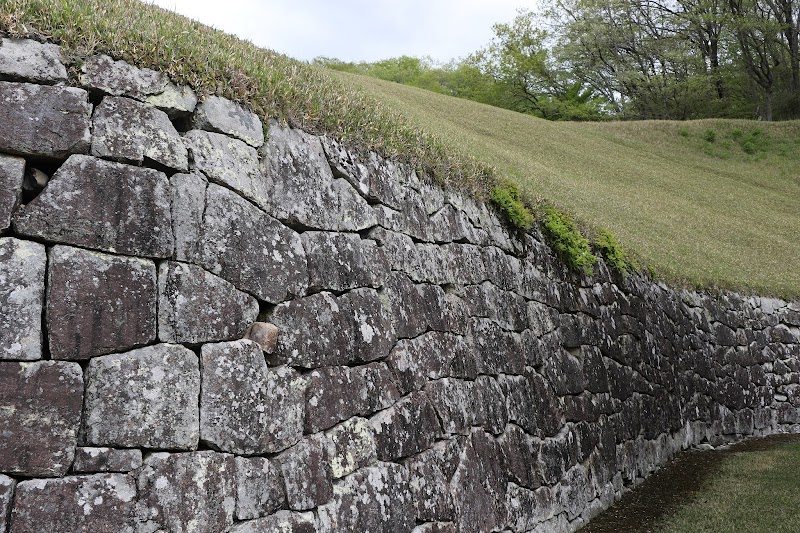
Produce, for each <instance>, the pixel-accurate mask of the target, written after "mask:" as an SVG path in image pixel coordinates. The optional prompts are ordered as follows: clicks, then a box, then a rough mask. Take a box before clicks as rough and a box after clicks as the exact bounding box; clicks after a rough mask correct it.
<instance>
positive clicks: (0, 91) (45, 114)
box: [0, 81, 92, 159]
mask: <svg viewBox="0 0 800 533" xmlns="http://www.w3.org/2000/svg"><path fill="white" fill-rule="evenodd" d="M0 101H2V102H3V105H2V106H1V107H0V151H3V152H8V153H12V154H20V155H25V156H35V157H43V158H54V159H64V158H66V157H68V156H69V155H70V154H84V153H86V152H88V151H89V143H90V142H91V135H90V133H89V122H90V120H91V115H92V106H91V105H90V104H89V95H88V94H87V93H86V91H84V90H82V89H76V88H74V87H51V86H46V85H33V84H30V83H16V82H6V81H0Z"/></svg>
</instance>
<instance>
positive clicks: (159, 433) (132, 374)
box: [82, 344, 200, 450]
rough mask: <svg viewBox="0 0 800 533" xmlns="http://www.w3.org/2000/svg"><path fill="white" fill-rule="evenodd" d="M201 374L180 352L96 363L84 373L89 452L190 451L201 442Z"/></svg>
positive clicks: (157, 349)
mask: <svg viewBox="0 0 800 533" xmlns="http://www.w3.org/2000/svg"><path fill="white" fill-rule="evenodd" d="M199 395H200V370H199V364H198V361H197V356H196V355H195V354H194V353H192V352H191V351H190V350H188V349H186V348H184V347H183V346H177V345H170V344H159V345H156V346H148V347H146V348H140V349H138V350H132V351H130V352H127V353H122V354H114V355H106V356H102V357H95V358H94V359H92V360H91V361H89V368H88V369H87V371H86V399H85V403H84V415H83V427H82V435H83V441H84V443H85V444H87V445H90V446H118V447H123V448H137V447H142V448H154V449H162V450H163V449H167V450H191V449H194V448H195V447H196V446H197V442H198V437H199V412H198V397H199Z"/></svg>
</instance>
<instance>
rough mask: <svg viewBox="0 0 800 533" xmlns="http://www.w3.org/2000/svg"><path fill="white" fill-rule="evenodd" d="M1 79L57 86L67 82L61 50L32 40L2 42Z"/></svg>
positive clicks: (4, 40) (0, 57)
mask: <svg viewBox="0 0 800 533" xmlns="http://www.w3.org/2000/svg"><path fill="white" fill-rule="evenodd" d="M0 78H2V79H6V80H23V81H30V82H34V83H56V82H59V81H64V80H66V79H67V69H66V68H65V67H64V64H63V63H62V62H61V48H59V47H58V46H57V45H55V44H49V43H40V42H38V41H34V40H31V39H9V38H4V39H1V40H0Z"/></svg>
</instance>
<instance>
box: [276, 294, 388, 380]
mask: <svg viewBox="0 0 800 533" xmlns="http://www.w3.org/2000/svg"><path fill="white" fill-rule="evenodd" d="M271 321H272V322H273V323H274V324H275V325H276V326H278V327H279V328H280V330H281V338H280V340H279V342H278V351H277V352H276V355H277V356H278V358H279V359H281V360H285V361H286V362H288V363H289V364H291V365H296V366H302V367H305V368H314V367H320V366H325V365H341V364H347V363H352V362H368V361H374V360H376V359H380V358H382V357H384V356H386V355H387V354H388V353H389V350H390V349H391V347H392V345H393V344H394V342H395V338H396V336H395V331H394V326H393V324H392V320H391V316H390V314H389V309H388V308H387V307H386V305H385V304H384V302H383V301H382V300H381V298H380V295H379V294H378V293H377V291H375V290H372V289H356V290H353V291H350V292H348V293H346V294H344V295H342V296H339V297H335V296H333V295H332V294H330V293H328V292H321V293H318V294H315V295H313V296H308V297H306V298H300V299H297V300H292V301H290V302H287V303H284V304H280V305H278V306H277V307H276V308H275V310H274V311H273V313H272V316H271Z"/></svg>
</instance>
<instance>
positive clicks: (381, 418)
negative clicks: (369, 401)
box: [370, 392, 442, 461]
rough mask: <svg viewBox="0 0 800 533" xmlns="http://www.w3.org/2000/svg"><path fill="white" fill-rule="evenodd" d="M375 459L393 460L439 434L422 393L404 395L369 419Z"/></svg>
mask: <svg viewBox="0 0 800 533" xmlns="http://www.w3.org/2000/svg"><path fill="white" fill-rule="evenodd" d="M370 426H372V429H373V431H374V432H375V444H376V449H377V453H378V459H380V460H381V461H394V460H395V459H399V458H401V457H408V456H409V455H414V454H416V453H419V452H421V451H423V450H426V449H427V448H428V447H430V445H431V443H433V441H434V440H436V439H437V438H438V437H439V436H440V435H441V433H442V428H441V425H440V424H439V419H438V418H437V416H436V411H435V410H434V409H433V406H432V405H431V403H430V401H429V400H428V397H427V395H426V394H425V393H424V392H415V393H413V394H411V395H409V396H406V397H405V398H403V399H402V400H401V401H399V402H397V403H396V404H395V405H393V406H392V407H390V408H389V409H386V410H384V411H381V412H380V413H378V414H377V415H375V416H373V417H372V418H371V419H370Z"/></svg>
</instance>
